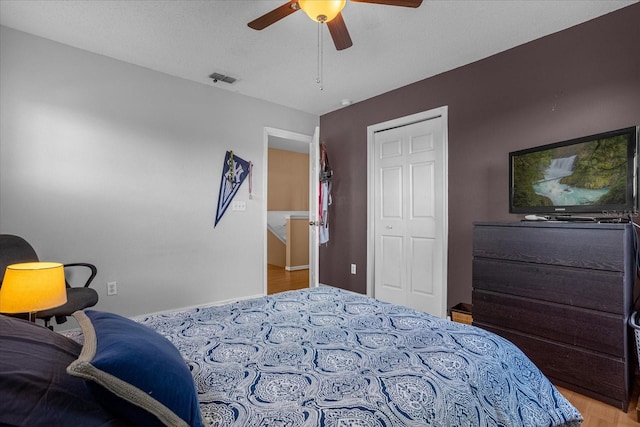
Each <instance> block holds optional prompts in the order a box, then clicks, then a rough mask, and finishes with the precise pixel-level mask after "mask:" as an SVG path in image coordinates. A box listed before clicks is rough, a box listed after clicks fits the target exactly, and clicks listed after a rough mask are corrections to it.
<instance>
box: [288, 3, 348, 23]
mask: <svg viewBox="0 0 640 427" xmlns="http://www.w3.org/2000/svg"><path fill="white" fill-rule="evenodd" d="M346 3H347V0H298V5H299V6H300V9H302V10H304V12H305V13H306V14H307V15H308V16H309V18H311V19H312V20H314V21H318V22H329V21H331V20H332V19H333V18H335V17H336V16H337V15H338V14H339V13H340V12H341V11H342V9H343V8H344V5H345V4H346Z"/></svg>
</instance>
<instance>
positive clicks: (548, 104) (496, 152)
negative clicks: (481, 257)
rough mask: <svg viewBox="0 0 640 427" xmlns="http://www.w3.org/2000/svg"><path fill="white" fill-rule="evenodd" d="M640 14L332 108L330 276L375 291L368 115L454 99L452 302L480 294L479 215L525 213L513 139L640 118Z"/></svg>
mask: <svg viewBox="0 0 640 427" xmlns="http://www.w3.org/2000/svg"><path fill="white" fill-rule="evenodd" d="M639 22H640V4H634V5H632V6H628V7H626V8H623V9H621V10H618V11H616V12H613V13H611V14H608V15H605V16H602V17H600V18H597V19H595V20H592V21H589V22H586V23H584V24H581V25H578V26H575V27H572V28H569V29H567V30H564V31H561V32H558V33H555V34H552V35H549V36H547V37H544V38H541V39H538V40H534V41H532V42H530V43H527V44H524V45H521V46H518V47H516V48H513V49H510V50H508V51H505V52H502V53H500V54H497V55H494V56H491V57H489V58H486V59H483V60H481V61H478V62H475V63H472V64H470V65H466V66H464V67H460V68H457V69H455V70H452V71H449V72H446V73H443V74H440V75H437V76H434V77H431V78H427V79H425V80H421V81H419V82H416V83H413V84H411V85H408V86H405V87H402V88H399V89H397V90H394V91H391V92H387V93H384V94H382V95H379V96H377V97H374V98H371V99H368V100H365V101H362V102H359V103H357V104H354V105H352V106H349V107H347V108H344V109H341V110H337V111H334V112H331V113H328V114H325V115H323V116H321V117H320V139H321V142H324V143H325V144H326V145H327V149H328V153H329V159H330V162H331V166H332V168H333V170H334V178H333V188H332V195H333V205H332V207H331V210H330V215H329V221H330V226H331V240H330V241H329V243H328V244H327V245H326V246H322V247H321V248H320V282H321V283H325V284H329V285H332V286H337V287H340V288H343V289H348V290H352V291H356V292H360V293H366V262H367V126H370V125H373V124H377V123H381V122H384V121H387V120H391V119H395V118H398V117H403V116H406V115H409V114H413V113H417V112H421V111H426V110H430V109H433V108H437V107H441V106H448V108H449V110H448V111H449V123H448V124H449V127H448V131H449V163H448V167H449V193H448V197H449V240H448V243H449V253H448V305H449V306H452V305H454V304H456V303H458V302H471V246H472V241H471V231H472V225H473V222H475V221H500V220H508V221H517V220H520V219H521V216H516V215H510V214H509V206H508V199H509V197H508V174H509V172H508V153H509V151H513V150H516V149H523V148H528V147H533V146H537V145H542V144H548V143H552V142H558V141H562V140H566V139H571V138H576V137H580V136H586V135H590V134H594V133H598V132H603V131H607V130H613V129H619V128H623V127H627V126H634V125H638V124H640V55H639V54H638V53H639V52H640V25H639V24H638V23H639ZM351 263H356V264H357V266H358V271H357V273H358V274H356V275H352V274H350V270H349V266H350V264H351Z"/></svg>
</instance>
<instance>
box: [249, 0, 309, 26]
mask: <svg viewBox="0 0 640 427" xmlns="http://www.w3.org/2000/svg"><path fill="white" fill-rule="evenodd" d="M298 9H299V7H298V2H297V1H296V0H291V1H289V2H287V3H285V4H283V5H282V6H280V7H278V8H275V9H273V10H272V11H271V12H267V13H265V14H264V15H262V16H261V17H259V18H257V19H254V20H253V21H251V22H249V23H248V24H247V25H248V26H249V27H250V28H253V29H254V30H264V29H265V28H267V27H268V26H269V25H271V24H273V23H275V22H278V21H279V20H281V19H282V18H285V17H287V16H289V15H291V14H292V13H293V12H296V11H297V10H298Z"/></svg>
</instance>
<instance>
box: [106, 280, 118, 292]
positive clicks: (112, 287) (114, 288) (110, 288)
mask: <svg viewBox="0 0 640 427" xmlns="http://www.w3.org/2000/svg"><path fill="white" fill-rule="evenodd" d="M117 294H118V282H107V295H117Z"/></svg>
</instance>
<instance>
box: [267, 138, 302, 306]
mask: <svg viewBox="0 0 640 427" xmlns="http://www.w3.org/2000/svg"><path fill="white" fill-rule="evenodd" d="M266 141H267V155H266V156H265V158H266V162H267V165H266V168H265V169H266V174H267V177H266V183H267V185H266V189H267V194H266V208H267V212H266V216H267V224H266V264H267V265H266V293H267V294H273V293H278V292H284V291H287V290H294V289H302V288H307V287H309V283H310V280H309V277H310V267H313V265H312V264H313V261H312V257H311V255H310V251H309V248H310V238H312V233H310V231H309V223H310V210H311V208H312V206H310V205H311V204H312V198H311V197H310V191H311V190H312V189H311V188H310V187H311V185H310V176H311V175H310V173H311V171H310V167H311V166H310V164H311V162H310V155H311V153H310V151H311V148H312V137H311V136H308V135H301V134H296V133H292V132H286V131H280V130H276V129H267V130H266Z"/></svg>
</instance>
